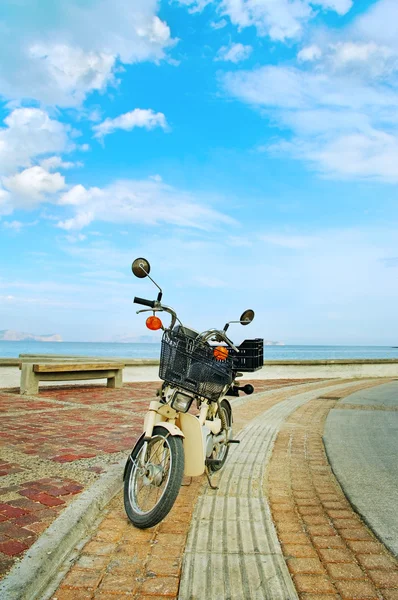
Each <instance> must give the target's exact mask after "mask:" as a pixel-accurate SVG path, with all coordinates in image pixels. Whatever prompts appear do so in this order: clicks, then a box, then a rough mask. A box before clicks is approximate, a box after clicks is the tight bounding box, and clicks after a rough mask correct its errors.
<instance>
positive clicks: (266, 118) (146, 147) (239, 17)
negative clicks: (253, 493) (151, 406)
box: [0, 0, 398, 345]
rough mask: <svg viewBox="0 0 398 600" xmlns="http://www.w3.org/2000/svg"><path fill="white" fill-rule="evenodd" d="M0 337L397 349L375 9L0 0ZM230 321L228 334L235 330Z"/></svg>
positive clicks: (376, 4)
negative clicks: (163, 331)
mask: <svg viewBox="0 0 398 600" xmlns="http://www.w3.org/2000/svg"><path fill="white" fill-rule="evenodd" d="M0 32H1V36H0V57H1V58H0V120H1V121H0V252H1V257H2V259H1V263H0V329H16V330H20V331H27V332H31V333H36V334H40V333H60V334H61V335H62V337H63V339H64V340H65V341H117V340H123V339H127V338H128V339H130V338H134V337H135V336H140V335H143V334H145V333H146V330H145V325H144V319H142V318H140V317H136V316H135V307H134V306H133V305H132V303H131V301H132V298H133V296H134V295H140V296H147V297H154V295H155V292H154V289H153V288H152V287H151V286H150V285H149V283H148V282H146V281H143V280H141V281H139V280H136V279H134V278H133V276H132V275H131V271H130V265H131V261H132V259H134V258H135V257H136V256H147V257H148V258H149V259H150V261H151V263H152V269H153V271H152V272H153V274H155V275H156V278H157V279H158V280H159V282H160V283H161V285H162V286H163V287H164V291H165V295H164V300H165V302H166V303H168V304H170V305H172V306H174V307H175V308H176V309H177V310H178V312H179V314H180V316H181V318H182V320H183V321H185V322H187V323H190V324H191V325H192V326H194V327H196V328H198V329H205V328H208V327H210V326H212V327H214V326H218V325H223V324H224V322H225V320H226V319H233V318H236V317H237V316H239V315H240V313H241V312H242V310H243V309H245V308H247V307H252V308H253V309H254V310H255V311H256V320H255V322H254V323H253V325H252V326H251V330H250V332H249V330H247V329H245V330H244V331H243V330H241V331H238V330H236V335H237V337H239V336H240V337H243V336H244V335H248V334H250V336H259V337H264V338H265V339H272V340H281V341H284V342H285V343H292V344H295V343H296V344H300V343H308V344H310V343H314V344H327V343H329V344H381V345H383V344H387V345H388V344H394V345H397V343H398V320H397V318H396V306H397V295H398V279H397V274H398V236H397V222H398V208H397V207H398V204H397V183H398V118H397V105H398V3H397V2H395V0H377V1H367V0H365V1H364V0H361V1H359V0H353V1H352V0H314V1H310V0H294V1H291V0H278V1H277V2H276V1H275V0H171V1H161V2H156V1H155V0H134V1H131V0H101V1H99V0H95V1H94V0H59V1H58V2H57V3H54V2H53V1H50V0H46V1H44V0H18V1H15V0H3V2H2V5H1V7H0ZM242 331H243V332H242Z"/></svg>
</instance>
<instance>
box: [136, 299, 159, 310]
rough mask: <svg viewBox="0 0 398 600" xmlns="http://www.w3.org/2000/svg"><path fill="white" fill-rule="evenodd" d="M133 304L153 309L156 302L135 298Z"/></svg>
mask: <svg viewBox="0 0 398 600" xmlns="http://www.w3.org/2000/svg"><path fill="white" fill-rule="evenodd" d="M134 304H142V305H143V306H149V307H150V308H155V305H156V301H155V300H145V298H138V297H137V296H136V297H135V298H134Z"/></svg>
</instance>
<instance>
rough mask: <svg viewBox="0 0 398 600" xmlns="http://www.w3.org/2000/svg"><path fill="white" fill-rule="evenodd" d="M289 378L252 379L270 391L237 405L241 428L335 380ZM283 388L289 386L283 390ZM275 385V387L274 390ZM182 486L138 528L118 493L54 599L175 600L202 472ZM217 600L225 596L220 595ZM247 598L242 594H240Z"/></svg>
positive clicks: (260, 388)
mask: <svg viewBox="0 0 398 600" xmlns="http://www.w3.org/2000/svg"><path fill="white" fill-rule="evenodd" d="M294 383H298V382H297V381H296V382H292V381H291V380H290V381H283V382H281V381H278V382H269V381H258V382H253V385H254V386H255V390H256V392H257V391H266V390H270V391H269V393H268V394H267V397H266V398H258V397H257V398H254V399H251V398H250V396H249V397H247V398H246V399H245V401H244V403H242V404H241V405H238V406H236V407H234V409H233V414H234V423H235V425H234V431H235V432H236V433H237V432H238V431H239V430H240V429H242V428H243V427H245V426H246V425H247V424H248V423H249V422H250V421H251V420H252V419H254V418H255V417H256V416H258V415H259V414H261V413H263V412H264V411H265V410H267V409H269V408H271V407H272V406H274V405H275V404H277V403H279V402H282V401H283V400H286V398H289V397H290V396H291V395H292V394H298V393H300V392H304V391H307V390H311V389H314V388H315V387H316V386H318V387H319V388H322V387H325V388H327V387H328V386H331V385H334V384H335V383H336V382H335V381H334V382H333V381H328V382H321V383H308V382H303V381H301V382H300V383H301V384H302V385H300V387H298V388H297V389H296V390H295V391H293V392H292V391H291V390H289V389H286V385H289V386H290V385H293V384H294ZM284 388H285V389H284ZM273 389H274V391H272V390H273ZM184 483H185V484H186V485H183V487H182V488H181V491H180V494H179V496H178V498H177V501H176V503H175V505H174V507H173V509H172V511H171V512H170V513H169V515H168V516H167V517H166V519H164V521H162V522H161V523H159V524H158V525H157V526H156V527H153V528H151V529H147V530H139V529H136V528H135V527H133V526H132V525H131V523H129V522H128V521H127V519H126V515H125V512H124V509H123V506H122V496H121V495H119V496H118V497H117V498H115V499H114V500H113V501H112V503H110V505H109V506H108V509H107V511H106V516H105V518H104V519H103V521H102V523H101V525H100V526H99V528H98V530H97V531H96V532H95V533H94V534H93V536H92V538H91V539H90V540H89V541H88V542H87V543H86V545H85V546H84V547H83V549H82V550H81V551H79V553H78V557H77V559H76V562H75V564H74V566H73V567H72V568H71V569H70V571H69V572H68V574H67V575H66V577H65V578H64V580H63V581H62V582H61V584H60V586H59V588H58V590H57V591H56V592H55V593H54V594H53V596H52V600H72V599H73V600H75V599H76V598H78V599H79V600H80V599H82V600H86V599H93V598H95V600H97V599H101V600H115V599H117V598H120V599H121V598H131V599H134V600H161V599H163V600H165V598H169V599H170V600H171V599H174V600H176V597H177V594H178V587H179V578H180V574H181V563H182V556H183V552H184V547H185V541H186V536H187V533H188V529H189V526H190V520H191V515H192V512H193V509H194V506H195V501H196V498H197V495H198V493H199V491H200V489H201V487H202V485H207V484H206V480H205V478H204V477H202V478H197V479H196V478H194V479H192V481H191V482H190V481H189V480H184ZM217 600H223V599H221V598H220V599H218V598H217ZM242 600H243V599H242Z"/></svg>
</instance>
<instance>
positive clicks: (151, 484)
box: [124, 425, 184, 529]
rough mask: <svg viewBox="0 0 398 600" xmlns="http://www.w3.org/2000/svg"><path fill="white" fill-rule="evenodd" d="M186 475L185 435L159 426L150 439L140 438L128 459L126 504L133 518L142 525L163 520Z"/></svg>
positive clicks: (125, 488)
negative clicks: (173, 434) (171, 432)
mask: <svg viewBox="0 0 398 600" xmlns="http://www.w3.org/2000/svg"><path fill="white" fill-rule="evenodd" d="M144 453H145V455H144ZM183 475H184V449H183V445H182V439H181V438H179V437H175V436H172V435H170V433H169V431H168V430H167V429H166V428H165V427H162V426H160V425H159V426H156V427H155V428H154V430H153V434H152V437H151V439H150V440H149V441H148V442H147V443H145V442H144V439H143V438H141V439H140V440H139V441H138V442H137V444H136V446H135V447H134V449H133V451H132V453H131V456H130V458H129V461H128V465H127V469H126V476H125V479H124V507H125V510H126V513H127V516H128V518H129V519H130V521H131V522H132V523H133V524H134V525H135V526H136V527H139V528H140V529H147V528H148V527H153V526H154V525H157V523H160V521H162V519H164V518H165V516H166V515H167V514H168V513H169V511H170V510H171V508H172V506H173V504H174V502H175V500H176V498H177V496H178V492H179V491H180V487H181V482H182V478H183Z"/></svg>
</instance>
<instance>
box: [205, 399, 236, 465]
mask: <svg viewBox="0 0 398 600" xmlns="http://www.w3.org/2000/svg"><path fill="white" fill-rule="evenodd" d="M220 410H221V411H222V413H223V417H224V418H225V423H226V424H227V430H226V440H225V442H220V443H218V444H216V445H215V447H214V450H213V453H212V455H211V456H210V458H211V459H214V460H216V461H217V463H210V464H209V466H208V469H209V471H210V473H214V472H215V471H219V470H220V469H222V467H223V466H224V464H225V461H226V460H227V456H228V452H229V444H228V440H230V439H231V437H232V410H231V407H230V405H229V402H227V401H226V400H222V401H221V403H220ZM220 416H221V415H220ZM222 420H223V421H224V419H222Z"/></svg>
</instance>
